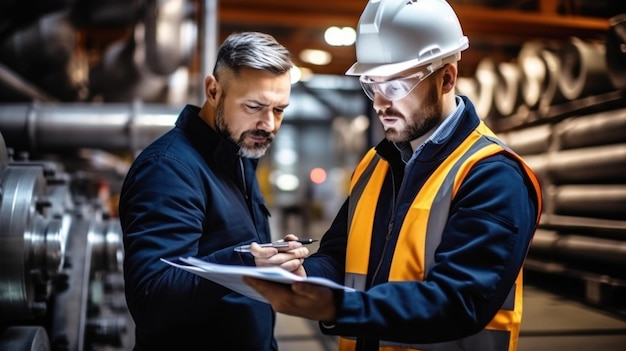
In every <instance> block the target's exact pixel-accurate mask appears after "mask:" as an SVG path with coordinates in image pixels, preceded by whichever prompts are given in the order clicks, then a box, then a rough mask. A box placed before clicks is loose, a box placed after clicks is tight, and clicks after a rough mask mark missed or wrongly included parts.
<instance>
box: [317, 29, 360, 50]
mask: <svg viewBox="0 0 626 351" xmlns="http://www.w3.org/2000/svg"><path fill="white" fill-rule="evenodd" d="M324 40H326V43H327V44H328V45H330V46H350V45H352V44H354V42H355V41H356V31H355V30H354V28H352V27H343V28H339V27H336V26H332V27H328V28H327V29H326V31H325V32H324Z"/></svg>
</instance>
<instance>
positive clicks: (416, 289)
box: [307, 155, 540, 343]
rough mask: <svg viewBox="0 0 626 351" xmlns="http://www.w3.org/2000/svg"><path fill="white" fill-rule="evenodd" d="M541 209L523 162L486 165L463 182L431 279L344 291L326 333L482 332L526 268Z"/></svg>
mask: <svg viewBox="0 0 626 351" xmlns="http://www.w3.org/2000/svg"><path fill="white" fill-rule="evenodd" d="M539 196H540V195H539ZM536 208H537V194H535V191H534V188H533V187H532V186H531V185H530V184H529V183H528V179H527V177H526V176H525V174H524V173H523V172H522V171H521V170H520V166H519V165H518V164H517V163H516V162H515V161H513V160H511V159H509V158H508V157H506V156H504V155H497V156H494V157H491V158H489V159H486V160H483V161H481V162H480V163H478V164H477V165H475V167H474V168H473V169H472V170H471V171H470V173H469V174H468V176H467V177H466V178H465V180H464V182H463V184H461V187H460V189H459V191H458V193H457V195H456V197H455V199H454V201H453V203H452V206H451V209H450V214H449V218H448V221H447V223H446V226H445V228H444V232H443V236H442V241H441V243H440V245H439V247H438V248H437V251H436V253H435V262H434V264H433V266H432V267H431V269H430V270H429V272H428V273H427V275H426V276H425V278H424V281H407V282H388V283H383V284H379V285H376V286H374V287H372V288H370V289H369V290H367V291H365V292H344V293H340V294H337V295H336V296H338V299H337V319H336V321H335V325H334V327H333V328H330V329H327V328H322V331H323V332H324V333H326V334H333V335H345V336H355V337H364V338H372V337H374V338H377V339H384V340H390V341H397V342H408V343H432V342H442V341H447V340H454V339H459V338H462V337H465V336H469V335H471V334H474V333H476V332H478V331H480V330H481V329H483V328H484V327H485V326H486V324H487V323H488V322H489V321H490V320H491V319H492V318H493V316H494V315H495V313H496V312H497V311H498V309H499V308H500V307H501V306H502V304H503V302H504V300H505V299H506V297H507V295H508V293H509V291H510V289H511V287H512V286H513V284H514V282H515V279H516V277H517V275H518V273H519V271H520V269H521V268H522V265H523V262H524V260H525V257H526V254H527V251H528V249H529V246H530V242H531V240H532V237H533V234H534V231H535V226H536V220H537V218H536V217H537V213H536ZM307 271H308V268H307ZM408 331H411V332H408Z"/></svg>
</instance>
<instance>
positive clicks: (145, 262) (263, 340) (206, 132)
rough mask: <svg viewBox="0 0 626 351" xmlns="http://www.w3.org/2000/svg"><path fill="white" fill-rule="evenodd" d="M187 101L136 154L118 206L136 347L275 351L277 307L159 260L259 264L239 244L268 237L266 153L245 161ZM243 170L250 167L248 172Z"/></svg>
mask: <svg viewBox="0 0 626 351" xmlns="http://www.w3.org/2000/svg"><path fill="white" fill-rule="evenodd" d="M198 111H199V109H198V108H197V107H195V106H190V105H188V106H186V107H185V108H184V110H183V111H182V112H181V114H180V116H179V117H178V120H177V121H176V127H175V128H173V129H171V130H170V131H168V132H167V133H166V134H164V135H163V136H161V137H159V138H158V139H157V140H155V141H154V142H153V143H152V144H151V145H149V146H148V147H146V148H145V149H144V150H143V151H142V152H141V154H140V155H139V156H138V157H137V158H136V160H135V161H134V162H133V165H132V166H131V168H130V170H129V172H128V174H127V176H126V179H125V181H124V184H123V187H122V191H121V195H120V203H119V213H120V221H121V225H122V230H123V233H124V250H125V253H124V255H125V257H124V277H125V289H126V300H127V303H128V307H129V309H130V312H131V314H132V316H133V319H134V321H135V324H136V346H135V349H136V350H150V351H152V350H191V349H193V350H202V349H204V350H209V349H211V350H259V351H261V350H276V349H277V344H276V340H275V339H274V337H273V329H274V324H275V314H274V312H273V311H272V309H271V307H270V305H268V304H265V303H262V302H258V301H255V300H252V299H250V298H247V297H244V296H242V295H240V294H238V293H235V292H233V291H230V290H228V289H226V288H224V287H222V286H221V285H218V284H215V283H213V282H211V281H209V280H206V279H203V278H200V277H198V276H196V275H194V274H192V273H188V272H186V271H184V270H182V269H179V268H175V267H173V266H170V265H168V264H166V263H163V262H161V261H160V259H161V258H165V259H168V260H172V261H176V260H177V259H178V258H179V257H188V256H193V257H198V258H200V259H203V260H206V261H209V262H215V263H221V264H233V265H254V261H253V260H252V256H251V255H250V254H241V253H237V252H234V251H233V248H234V247H235V246H238V245H241V244H249V243H251V242H253V241H255V242H269V241H270V229H269V222H268V217H269V211H268V209H267V206H266V205H265V201H264V199H263V196H262V195H261V192H260V190H259V186H258V183H257V179H256V174H255V172H256V166H257V160H252V159H247V158H241V157H239V156H238V155H237V151H238V148H237V146H236V145H235V143H234V142H232V141H230V140H228V139H226V138H224V137H222V136H220V135H218V134H217V133H216V132H215V131H214V130H213V129H212V128H211V127H210V126H209V125H208V124H206V123H205V122H204V121H203V120H201V119H200V117H198ZM242 169H243V170H242Z"/></svg>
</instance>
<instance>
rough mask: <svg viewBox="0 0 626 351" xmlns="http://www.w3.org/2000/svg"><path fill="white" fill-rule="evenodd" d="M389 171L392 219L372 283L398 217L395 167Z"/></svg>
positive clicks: (383, 257)
mask: <svg viewBox="0 0 626 351" xmlns="http://www.w3.org/2000/svg"><path fill="white" fill-rule="evenodd" d="M389 171H390V172H391V190H392V194H391V196H392V198H391V199H392V204H393V208H392V211H391V219H390V220H389V224H388V225H387V233H386V234H385V243H384V245H383V251H382V252H381V254H380V259H379V260H378V265H377V266H376V270H375V271H374V275H372V281H371V283H372V284H373V283H374V281H375V280H376V276H377V275H378V272H379V271H380V267H381V266H382V264H383V261H384V259H385V252H387V246H389V239H390V238H391V233H392V232H393V226H394V224H395V218H396V210H397V207H398V204H397V203H396V202H397V199H396V177H395V176H394V174H393V169H392V168H391V167H389Z"/></svg>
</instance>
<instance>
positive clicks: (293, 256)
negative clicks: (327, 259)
mask: <svg viewBox="0 0 626 351" xmlns="http://www.w3.org/2000/svg"><path fill="white" fill-rule="evenodd" d="M316 241H318V240H316V239H298V237H297V236H295V235H294V234H287V235H286V236H285V238H284V239H283V240H279V241H275V242H273V243H267V244H257V243H254V244H251V245H250V247H248V248H242V249H240V250H248V251H246V252H250V253H251V254H252V255H253V256H254V263H255V264H256V265H257V266H258V267H262V266H278V267H281V268H283V269H285V270H287V271H289V272H292V273H294V274H297V275H299V276H301V277H306V271H305V270H304V267H303V266H302V263H303V262H304V259H305V258H306V257H307V256H308V255H309V249H308V248H306V247H305V245H308V244H312V243H314V242H316ZM290 242H299V243H300V244H301V246H300V247H297V248H293V249H289V243H290ZM276 246H278V247H276ZM268 248H275V250H268ZM276 251H278V252H276Z"/></svg>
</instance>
